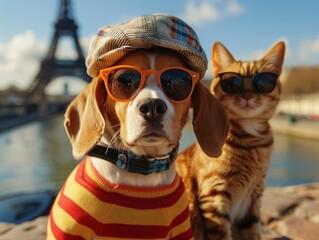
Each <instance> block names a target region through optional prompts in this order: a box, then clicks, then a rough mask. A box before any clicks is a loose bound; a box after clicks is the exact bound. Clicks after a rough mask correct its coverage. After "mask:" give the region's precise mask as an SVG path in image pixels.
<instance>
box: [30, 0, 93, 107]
mask: <svg viewBox="0 0 319 240" xmlns="http://www.w3.org/2000/svg"><path fill="white" fill-rule="evenodd" d="M77 28H78V26H77V24H76V23H75V21H74V19H73V18H72V14H71V5H70V0H61V2H60V9H59V16H58V20H57V21H56V23H55V32H54V35H53V39H52V42H51V46H50V48H49V51H48V53H47V55H46V57H45V58H44V59H43V60H42V61H41V66H40V71H39V72H38V74H37V75H36V76H35V78H34V80H33V82H32V83H31V85H30V87H29V89H28V96H29V101H30V99H32V101H39V100H40V99H41V97H42V96H43V95H44V89H45V87H46V86H47V85H48V84H49V82H50V81H51V80H52V79H53V78H56V77H60V76H74V77H80V78H82V79H84V80H85V81H87V82H90V81H91V78H90V77H89V76H88V75H87V73H86V66H85V58H84V55H83V52H82V49H81V46H80V44H79V38H78V34H77ZM64 36H68V37H71V38H72V39H73V40H74V45H75V50H76V53H77V58H76V59H63V60H59V59H57V58H56V51H57V47H58V44H59V39H61V37H64Z"/></svg>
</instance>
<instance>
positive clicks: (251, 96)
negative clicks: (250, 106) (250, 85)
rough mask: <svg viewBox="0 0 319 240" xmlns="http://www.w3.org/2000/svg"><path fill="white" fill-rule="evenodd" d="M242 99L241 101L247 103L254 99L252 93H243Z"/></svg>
mask: <svg viewBox="0 0 319 240" xmlns="http://www.w3.org/2000/svg"><path fill="white" fill-rule="evenodd" d="M242 97H243V99H245V100H247V101H248V100H250V99H252V98H253V97H254V95H253V93H252V92H244V93H243V94H242Z"/></svg>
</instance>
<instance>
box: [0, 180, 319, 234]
mask: <svg viewBox="0 0 319 240" xmlns="http://www.w3.org/2000/svg"><path fill="white" fill-rule="evenodd" d="M261 212H262V218H261V219H262V224H263V231H262V236H263V237H262V240H290V239H292V240H318V239H319V182H318V183H311V184H304V185H296V186H288V187H268V188H267V189H266V190H265V192H264V196H263V200H262V209H261ZM46 224H47V217H46V216H44V217H39V218H37V219H35V220H34V221H30V222H25V223H22V224H18V225H13V224H6V223H0V240H17V239H20V238H21V239H22V238H23V240H34V239H37V240H44V239H45V232H46Z"/></svg>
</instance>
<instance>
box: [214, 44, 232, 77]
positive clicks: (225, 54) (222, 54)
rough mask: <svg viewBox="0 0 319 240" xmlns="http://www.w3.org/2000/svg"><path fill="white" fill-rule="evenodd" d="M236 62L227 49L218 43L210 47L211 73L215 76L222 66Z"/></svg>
mask: <svg viewBox="0 0 319 240" xmlns="http://www.w3.org/2000/svg"><path fill="white" fill-rule="evenodd" d="M234 61H236V60H235V58H234V57H233V55H231V53H230V52H229V51H228V49H227V48H226V47H225V46H224V45H223V44H222V43H220V42H215V43H214V45H213V47H212V62H213V73H214V76H217V75H218V74H219V73H220V71H221V69H222V68H223V67H224V66H229V65H230V64H231V63H232V62H234Z"/></svg>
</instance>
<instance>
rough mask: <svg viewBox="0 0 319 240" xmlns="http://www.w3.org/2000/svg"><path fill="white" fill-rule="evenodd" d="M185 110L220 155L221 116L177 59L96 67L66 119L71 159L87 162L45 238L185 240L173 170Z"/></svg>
mask: <svg viewBox="0 0 319 240" xmlns="http://www.w3.org/2000/svg"><path fill="white" fill-rule="evenodd" d="M191 107H192V108H193V126H194V131H195V134H196V137H197V139H198V142H199V144H200V145H201V147H202V149H203V150H204V151H205V152H206V153H207V154H208V155H210V156H217V155H219V154H220V151H221V146H222V144H223V142H224V139H223V136H224V132H225V131H227V129H226V128H227V124H226V122H227V121H226V114H225V112H224V109H223V107H222V106H221V105H220V103H219V102H218V101H217V100H216V99H215V98H214V97H213V96H212V95H211V94H210V93H209V91H208V90H207V89H206V88H205V87H204V86H203V85H202V84H201V83H200V82H199V75H198V74H197V73H196V72H194V71H192V70H190V69H189V68H188V66H187V65H186V64H185V62H184V61H183V59H182V58H181V57H179V56H178V55H177V54H176V52H173V51H171V50H168V49H164V48H151V49H147V50H133V51H131V52H129V53H127V54H126V55H125V56H124V57H122V58H121V59H120V60H119V61H117V62H116V63H115V64H114V65H113V66H112V67H110V68H106V69H102V70H101V71H100V74H99V75H98V76H97V77H95V78H94V79H93V80H92V82H91V83H90V84H88V86H87V87H86V88H85V89H84V90H83V91H82V92H81V93H80V94H79V95H78V96H77V97H76V98H75V99H74V100H73V101H72V103H71V104H70V105H69V107H68V108H67V110H66V113H65V127H66V131H67V133H68V137H69V139H70V142H71V145H72V149H73V155H74V156H75V157H76V158H82V157H83V156H85V158H83V160H82V161H81V163H80V164H79V165H78V166H77V167H76V168H75V169H74V171H73V172H72V173H71V175H70V176H69V177H68V179H67V181H66V183H65V184H64V186H63V187H62V189H61V191H60V193H59V195H58V197H57V199H56V201H55V203H54V205H53V207H52V210H51V213H50V216H49V223H48V230H47V239H192V236H193V235H192V230H191V225H190V220H189V210H188V202H187V196H186V193H185V191H184V186H183V184H182V182H181V179H180V177H179V176H177V174H176V171H175V166H174V159H175V157H176V154H177V151H178V145H179V140H180V137H181V133H182V129H183V127H184V125H185V123H186V121H187V119H188V115H189V109H190V108H191ZM216 126H218V127H219V129H216ZM211 129H214V130H216V131H211Z"/></svg>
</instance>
